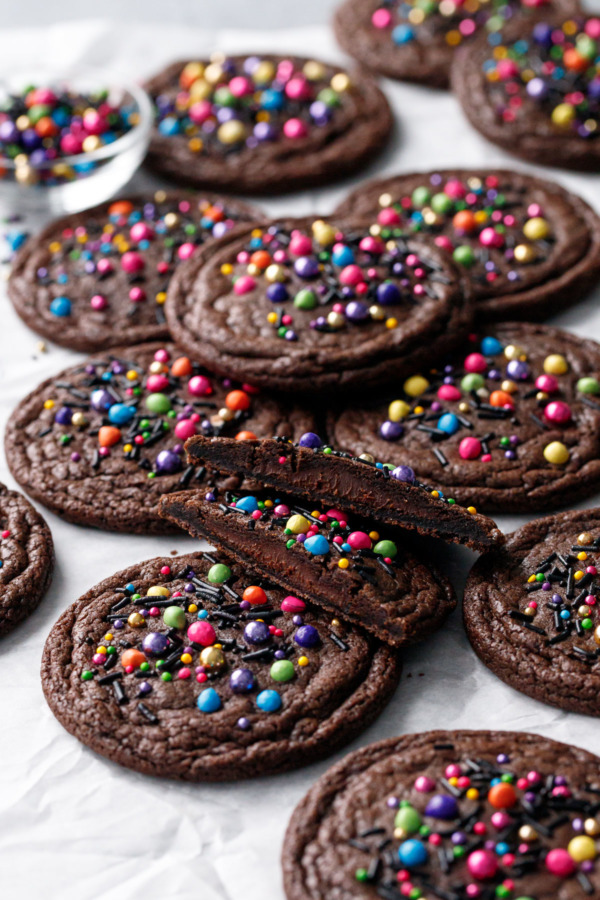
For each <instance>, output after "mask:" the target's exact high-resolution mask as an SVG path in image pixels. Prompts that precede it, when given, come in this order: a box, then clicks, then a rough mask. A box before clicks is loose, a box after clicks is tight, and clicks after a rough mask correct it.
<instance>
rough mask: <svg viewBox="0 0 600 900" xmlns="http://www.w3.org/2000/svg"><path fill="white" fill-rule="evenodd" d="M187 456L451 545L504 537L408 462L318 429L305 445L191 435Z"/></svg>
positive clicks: (482, 544) (486, 544)
mask: <svg viewBox="0 0 600 900" xmlns="http://www.w3.org/2000/svg"><path fill="white" fill-rule="evenodd" d="M185 449H186V452H187V455H188V459H189V460H190V462H193V463H204V464H205V465H208V466H210V468H211V469H214V470H215V471H217V472H220V473H225V474H227V475H234V476H237V477H238V478H241V479H244V480H247V479H250V478H254V479H256V481H257V482H258V483H259V484H261V485H264V486H265V487H268V488H274V489H275V490H280V491H283V493H285V494H294V495H295V496H300V497H303V498H304V500H308V501H311V500H312V499H313V497H314V496H315V493H318V496H319V499H320V501H321V503H322V504H327V505H329V506H335V507H338V508H339V507H341V509H343V510H344V512H349V513H352V514H354V515H356V516H362V517H363V518H365V517H367V518H368V517H369V516H372V515H373V513H374V511H375V510H376V514H377V519H378V520H379V521H380V522H382V523H385V524H386V525H393V526H395V527H397V528H406V529H408V530H410V531H417V532H418V533H419V534H425V535H429V536H431V537H437V538H441V539H442V540H445V541H449V542H451V543H457V544H466V546H467V547H471V548H473V549H474V550H480V551H481V550H486V549H489V548H491V547H493V546H495V545H497V544H500V543H502V542H503V541H504V536H503V534H502V532H501V531H500V530H499V529H498V528H496V524H495V522H493V521H492V519H488V518H487V517H486V516H481V515H478V514H477V513H475V512H474V511H471V512H470V511H469V510H466V509H464V508H463V507H462V506H458V505H457V504H456V503H455V502H454V500H452V499H450V500H447V499H446V498H445V497H444V496H443V493H440V491H438V490H436V488H432V487H430V486H428V485H426V484H423V483H422V482H420V481H419V480H418V479H417V478H416V476H415V473H414V472H413V470H412V469H411V468H410V467H409V466H396V467H394V466H393V465H391V464H390V465H385V464H384V463H382V462H378V461H376V460H374V459H373V457H371V456H369V454H363V455H362V456H352V455H350V454H347V453H342V452H340V451H338V450H332V449H331V447H328V446H326V445H325V444H324V443H323V441H322V440H321V438H320V437H319V436H318V435H317V434H315V433H314V432H308V433H307V434H303V435H302V437H301V438H300V440H299V441H298V443H293V442H291V441H289V440H287V439H285V438H277V439H275V440H273V439H271V440H269V439H267V440H263V441H236V440H233V439H231V438H229V439H228V438H218V439H213V438H204V437H202V436H198V437H194V438H190V440H189V441H187V443H186V445H185Z"/></svg>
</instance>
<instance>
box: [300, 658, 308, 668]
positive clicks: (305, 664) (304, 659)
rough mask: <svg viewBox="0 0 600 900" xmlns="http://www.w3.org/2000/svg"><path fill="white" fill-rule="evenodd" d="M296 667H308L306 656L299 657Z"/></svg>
mask: <svg viewBox="0 0 600 900" xmlns="http://www.w3.org/2000/svg"><path fill="white" fill-rule="evenodd" d="M298 665H299V666H307V665H308V656H301V657H300V658H299V659H298Z"/></svg>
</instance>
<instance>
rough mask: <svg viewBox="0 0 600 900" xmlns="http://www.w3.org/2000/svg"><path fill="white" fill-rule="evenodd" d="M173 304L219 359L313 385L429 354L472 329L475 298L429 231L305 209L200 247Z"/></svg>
mask: <svg viewBox="0 0 600 900" xmlns="http://www.w3.org/2000/svg"><path fill="white" fill-rule="evenodd" d="M166 315H167V322H168V325H169V328H170V330H171V334H172V336H173V339H174V340H175V341H177V343H178V344H180V345H181V346H182V347H183V348H184V349H185V350H186V351H187V352H188V353H190V354H192V355H193V356H194V358H195V359H198V360H199V361H200V362H201V363H203V364H204V365H205V366H206V367H207V368H208V369H210V370H211V371H214V372H217V373H219V374H222V375H227V374H228V375H231V376H232V377H234V378H239V379H241V380H243V381H250V382H252V384H257V385H259V386H260V387H269V388H271V389H273V390H278V391H291V392H302V393H306V394H308V393H310V394H311V395H312V396H313V397H314V395H315V392H320V391H327V392H329V393H333V392H338V393H339V392H341V391H344V390H346V389H347V388H349V387H351V388H353V389H361V390H366V389H367V388H368V387H369V386H373V385H376V384H380V383H382V382H384V383H385V382H390V381H393V379H394V378H396V377H399V376H401V375H402V374H407V373H408V372H409V371H410V369H411V368H412V367H413V365H414V361H415V360H416V359H419V360H424V359H426V360H428V361H433V360H434V359H435V358H436V357H437V356H438V355H439V353H442V352H444V351H445V350H446V349H448V348H449V347H452V346H455V345H456V344H457V343H458V342H459V341H460V339H461V337H463V336H464V335H465V331H466V329H468V327H469V323H470V321H471V318H472V305H471V303H470V302H468V297H467V287H466V284H465V283H463V282H462V280H461V276H460V275H459V272H458V269H457V268H456V266H455V264H454V263H453V262H452V260H449V259H448V258H447V255H445V254H444V253H443V252H442V251H441V250H439V249H438V248H437V247H435V246H434V245H433V242H429V243H424V242H422V241H419V242H416V241H415V242H413V241H408V242H407V241H405V240H404V238H396V239H393V240H391V241H388V242H387V244H386V243H385V242H384V241H383V240H382V239H381V238H379V237H375V236H373V235H371V234H370V232H369V228H368V226H366V225H356V224H349V223H348V222H346V223H342V222H341V221H336V222H323V220H316V221H315V220H314V219H312V218H305V219H288V220H283V221H276V222H273V223H272V224H269V225H266V226H265V227H264V228H251V227H246V226H239V227H238V228H236V229H234V230H233V231H232V232H231V233H230V234H229V235H227V236H226V237H224V238H222V239H221V240H220V241H219V242H218V243H217V244H214V245H212V246H211V248H210V250H209V249H208V248H206V249H205V250H204V251H202V250H201V251H200V252H199V253H198V254H196V255H195V256H194V258H193V259H191V260H190V261H189V263H187V264H186V266H182V267H181V269H180V270H179V272H178V273H177V276H176V277H175V278H174V279H173V281H172V282H171V286H170V288H169V293H168V296H167V304H166ZM419 364H420V363H419Z"/></svg>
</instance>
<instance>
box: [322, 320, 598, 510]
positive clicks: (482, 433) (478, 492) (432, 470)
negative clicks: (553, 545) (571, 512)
mask: <svg viewBox="0 0 600 900" xmlns="http://www.w3.org/2000/svg"><path fill="white" fill-rule="evenodd" d="M599 377H600V346H599V345H598V344H596V343H595V342H594V341H589V340H584V339H583V338H580V337H576V336H575V335H574V334H570V333H568V332H566V331H561V330H560V329H558V328H549V327H547V326H544V325H527V324H521V323H507V324H503V325H500V324H498V325H494V326H486V328H485V330H484V331H482V332H481V333H480V334H479V335H471V337H470V338H469V340H468V342H467V343H466V345H465V346H464V347H463V348H462V350H461V351H460V352H459V353H455V354H454V355H453V356H449V357H448V358H447V359H446V360H445V361H444V360H443V359H442V360H441V365H440V366H439V368H437V369H433V370H431V371H427V370H422V372H419V373H417V371H416V370H415V373H414V374H413V375H412V376H411V377H410V378H408V379H407V380H406V381H405V382H404V384H403V385H402V389H401V390H398V391H397V392H396V393H395V394H394V395H392V394H390V395H389V397H388V400H387V401H382V400H380V399H379V397H377V399H375V400H374V401H373V402H372V403H370V404H366V403H365V404H362V405H361V404H359V403H352V404H350V405H348V406H347V407H346V408H345V409H344V410H342V411H337V410H332V412H331V413H330V414H329V420H328V440H329V441H330V442H331V445H332V446H334V447H337V448H338V449H340V450H346V451H349V452H350V453H370V454H372V455H373V456H374V457H376V458H378V459H388V460H390V461H391V462H392V463H394V464H395V465H397V466H399V465H407V466H411V467H412V469H413V470H414V472H415V473H416V475H417V477H418V478H419V479H422V480H423V481H426V482H427V483H429V482H431V483H434V484H435V485H436V486H438V485H439V486H440V487H441V488H442V489H443V490H444V491H445V492H447V493H448V494H450V495H451V496H452V497H453V498H455V499H456V501H457V502H458V503H461V504H463V505H467V504H469V503H471V504H474V505H475V506H476V507H478V508H481V509H484V510H486V511H488V512H489V511H492V510H494V511H496V512H529V511H536V510H544V509H552V508H555V507H556V506H558V505H560V504H567V503H573V502H575V501H576V500H579V499H581V498H583V497H588V496H590V495H591V494H593V493H594V491H595V490H597V489H598V486H599V485H600V398H598V394H600V381H599Z"/></svg>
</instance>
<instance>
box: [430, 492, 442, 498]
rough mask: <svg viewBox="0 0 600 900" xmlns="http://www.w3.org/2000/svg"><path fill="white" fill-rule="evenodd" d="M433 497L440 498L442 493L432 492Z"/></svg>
mask: <svg viewBox="0 0 600 900" xmlns="http://www.w3.org/2000/svg"><path fill="white" fill-rule="evenodd" d="M431 496H432V497H439V496H440V492H439V491H432V492H431Z"/></svg>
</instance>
